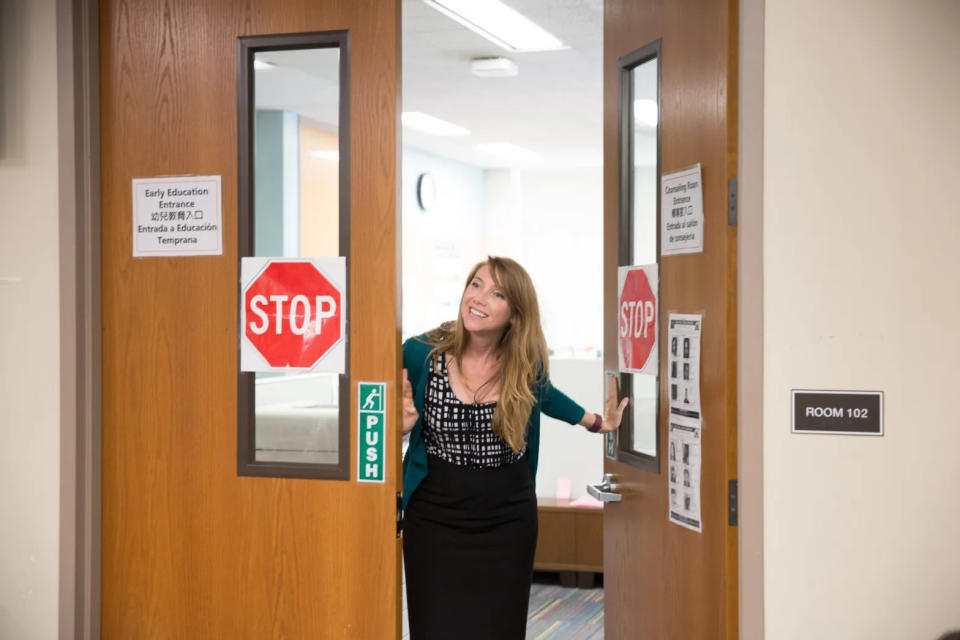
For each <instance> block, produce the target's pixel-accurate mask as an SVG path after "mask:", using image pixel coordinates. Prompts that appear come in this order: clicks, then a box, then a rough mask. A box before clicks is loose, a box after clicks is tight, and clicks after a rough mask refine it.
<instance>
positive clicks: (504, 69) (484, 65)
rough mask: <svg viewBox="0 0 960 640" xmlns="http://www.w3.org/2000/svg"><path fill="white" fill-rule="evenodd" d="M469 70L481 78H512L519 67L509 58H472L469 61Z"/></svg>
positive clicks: (518, 71) (518, 70)
mask: <svg viewBox="0 0 960 640" xmlns="http://www.w3.org/2000/svg"><path fill="white" fill-rule="evenodd" d="M470 72H471V73H473V75H475V76H480V77H481V78H512V77H513V76H515V75H518V74H519V73H520V69H519V68H518V67H517V63H515V62H514V61H513V60H511V59H510V58H474V59H473V60H471V61H470Z"/></svg>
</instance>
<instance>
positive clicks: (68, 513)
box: [56, 0, 101, 640]
mask: <svg viewBox="0 0 960 640" xmlns="http://www.w3.org/2000/svg"><path fill="white" fill-rule="evenodd" d="M56 20H57V43H56V44H57V131H58V140H57V144H58V157H59V159H58V173H59V184H58V192H59V229H60V233H59V255H60V273H59V276H60V536H59V540H60V542H59V545H60V565H59V611H58V628H59V631H58V636H59V637H60V638H61V640H73V639H75V638H83V639H91V640H92V639H94V638H99V637H100V456H101V451H100V399H101V378H100V362H101V351H100V74H99V59H100V56H99V51H100V41H99V20H100V3H99V0H76V1H72V0H57V7H56Z"/></svg>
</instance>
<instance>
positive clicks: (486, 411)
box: [423, 354, 527, 469]
mask: <svg viewBox="0 0 960 640" xmlns="http://www.w3.org/2000/svg"><path fill="white" fill-rule="evenodd" d="M423 408H424V414H425V415H424V418H423V426H424V430H423V433H424V443H425V444H426V447H427V453H428V454H430V455H433V456H437V457H438V458H441V459H442V460H445V461H447V462H449V463H451V464H456V465H460V466H462V467H471V468H474V469H477V468H490V467H502V466H506V465H508V464H512V463H514V462H516V461H517V460H519V459H520V458H522V457H523V454H524V453H526V451H527V448H526V446H524V447H522V448H521V449H520V451H517V452H514V451H513V449H511V448H510V446H509V445H508V444H507V443H506V442H505V441H504V440H503V438H501V437H500V436H498V435H497V434H495V433H494V432H493V412H494V410H495V409H496V408H497V403H496V402H484V403H477V404H467V403H465V402H462V401H461V400H460V399H459V398H458V397H457V396H456V394H455V393H454V392H453V389H452V388H451V387H450V378H449V376H448V374H447V359H446V357H445V356H444V354H437V355H436V356H435V357H434V362H433V365H432V366H431V367H430V374H429V376H428V378H427V389H426V395H425V397H424V399H423Z"/></svg>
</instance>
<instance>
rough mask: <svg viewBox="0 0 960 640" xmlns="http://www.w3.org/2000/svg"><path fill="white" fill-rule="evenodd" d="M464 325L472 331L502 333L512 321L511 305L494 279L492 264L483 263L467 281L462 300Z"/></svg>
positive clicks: (461, 313) (461, 310)
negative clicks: (471, 278)
mask: <svg viewBox="0 0 960 640" xmlns="http://www.w3.org/2000/svg"><path fill="white" fill-rule="evenodd" d="M460 316H461V318H463V326H464V328H465V329H466V330H467V331H468V332H470V333H492V334H500V333H502V332H503V330H504V329H505V328H506V327H507V325H508V324H509V323H510V305H509V303H507V299H506V297H504V295H503V292H502V291H501V290H500V287H498V286H497V283H496V282H494V280H493V274H492V273H491V272H490V265H487V264H485V265H483V266H482V267H480V269H479V270H478V271H477V273H476V275H474V277H473V280H471V281H470V282H469V283H467V288H466V290H465V291H464V292H463V300H462V301H461V302H460Z"/></svg>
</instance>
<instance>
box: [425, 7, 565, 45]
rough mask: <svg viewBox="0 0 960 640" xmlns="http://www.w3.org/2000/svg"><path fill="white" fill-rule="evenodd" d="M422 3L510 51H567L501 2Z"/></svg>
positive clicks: (544, 31)
mask: <svg viewBox="0 0 960 640" xmlns="http://www.w3.org/2000/svg"><path fill="white" fill-rule="evenodd" d="M423 1H424V2H425V3H426V4H427V5H429V6H430V7H433V8H434V9H436V10H437V11H439V12H441V13H443V14H444V15H446V16H448V17H450V18H453V19H454V20H456V21H457V22H459V23H460V24H462V25H463V26H465V27H467V28H468V29H470V30H472V31H475V32H476V33H478V34H480V35H481V36H483V37H484V38H486V39H487V40H490V41H491V42H493V43H495V44H497V45H499V46H501V47H503V48H504V49H507V50H508V51H555V50H557V49H566V48H567V47H566V46H565V45H564V44H563V43H562V42H560V40H559V39H557V38H556V37H555V36H553V35H552V34H550V33H548V32H547V31H546V30H545V29H543V28H542V27H540V26H539V25H537V24H535V23H534V22H533V21H531V20H530V19H529V18H527V17H525V16H522V15H520V14H519V13H517V12H516V11H515V10H513V9H511V8H510V7H508V6H507V5H505V4H503V3H502V2H500V1H499V0H423Z"/></svg>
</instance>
